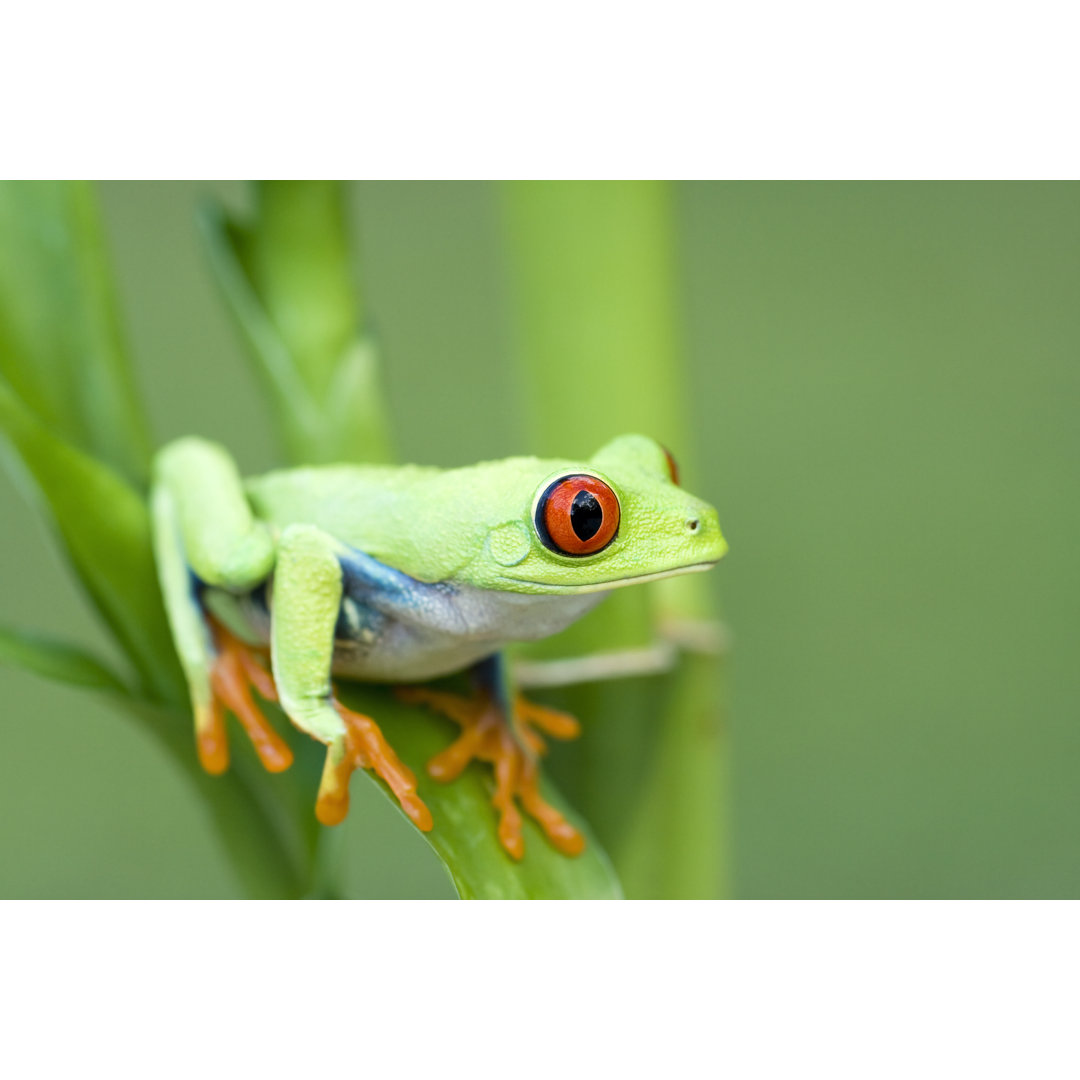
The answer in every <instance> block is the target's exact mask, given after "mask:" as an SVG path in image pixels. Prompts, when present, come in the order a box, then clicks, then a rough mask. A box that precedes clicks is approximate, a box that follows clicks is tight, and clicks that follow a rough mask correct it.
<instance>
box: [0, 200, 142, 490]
mask: <svg viewBox="0 0 1080 1080" xmlns="http://www.w3.org/2000/svg"><path fill="white" fill-rule="evenodd" d="M0 375H2V376H3V377H4V378H6V379H7V381H8V383H9V384H10V386H11V387H12V389H13V390H14V391H15V393H16V394H17V395H18V396H19V397H20V398H21V399H22V400H23V402H25V404H26V405H27V406H28V407H29V408H30V409H31V410H32V411H33V412H34V413H35V414H36V415H37V416H38V417H39V418H40V419H41V420H42V421H44V422H45V423H46V424H47V425H48V426H49V428H50V429H51V430H52V431H54V432H55V433H56V434H57V435H59V436H61V437H62V438H64V439H66V440H67V441H68V442H69V443H71V444H72V445H73V446H76V447H78V448H79V449H81V450H83V451H85V452H86V453H88V454H90V455H92V456H95V457H97V458H100V459H101V460H102V461H104V462H106V463H107V464H108V465H110V466H111V467H112V468H113V469H115V470H116V471H117V472H118V473H119V474H120V475H121V476H124V477H126V478H127V479H128V480H131V481H134V482H136V483H141V482H143V481H144V480H145V478H146V470H147V462H148V457H149V439H148V436H147V431H146V425H145V421H144V418H143V414H142V411H141V409H140V406H139V401H138V397H137V394H136V392H135V385H134V380H133V378H132V373H131V367H130V364H129V363H128V359H127V355H126V352H125V350H124V348H123V343H122V336H121V332H120V324H119V319H118V315H117V311H116V304H115V298H114V296H113V288H112V278H111V275H110V273H109V268H108V259H107V253H106V249H105V238H104V234H103V230H102V225H101V215H100V212H99V209H98V206H97V201H96V198H95V196H94V191H93V189H92V188H91V186H90V185H89V184H86V183H82V182H67V181H46V182H39V181H20V180H10V181H4V182H0Z"/></svg>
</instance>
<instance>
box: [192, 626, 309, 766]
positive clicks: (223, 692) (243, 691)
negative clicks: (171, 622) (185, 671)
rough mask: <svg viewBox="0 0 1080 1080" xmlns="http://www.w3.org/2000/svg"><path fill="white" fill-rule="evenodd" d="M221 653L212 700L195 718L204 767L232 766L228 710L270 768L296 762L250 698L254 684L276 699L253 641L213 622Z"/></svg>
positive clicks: (212, 682)
mask: <svg viewBox="0 0 1080 1080" xmlns="http://www.w3.org/2000/svg"><path fill="white" fill-rule="evenodd" d="M212 626H213V633H214V641H215V643H216V644H217V649H218V654H217V659H216V660H215V661H214V666H213V669H212V670H211V672H210V689H211V691H212V696H211V699H210V704H209V705H208V706H207V707H206V708H205V709H200V710H199V711H198V712H197V714H196V716H195V739H196V743H197V745H198V749H199V761H200V762H201V763H202V767H203V768H204V769H205V770H206V771H207V772H208V773H211V774H213V775H214V776H217V775H220V774H221V773H223V772H224V771H225V770H226V769H227V768H228V767H229V743H228V740H227V738H226V736H225V710H226V709H228V710H229V711H230V712H231V713H232V714H233V715H234V716H235V717H236V719H237V720H239V721H240V724H241V726H242V727H243V728H244V730H245V731H246V732H247V734H248V738H250V739H251V741H252V743H253V744H254V746H255V752H256V753H257V754H258V755H259V760H260V761H261V762H262V763H263V765H264V766H265V767H266V769H267V770H268V771H269V772H283V771H284V770H285V769H287V768H288V767H289V766H290V765H291V764H292V762H293V754H292V751H291V750H290V749H289V747H288V746H287V745H286V744H285V740H284V739H282V737H281V736H280V735H279V734H278V733H277V732H276V731H275V730H274V729H273V727H271V725H270V721H269V720H267V719H266V717H265V716H263V714H262V711H261V710H260V709H259V706H258V705H256V704H255V702H254V700H253V699H252V696H251V688H252V687H255V689H256V690H258V692H259V694H260V695H261V696H262V697H263V698H265V699H266V700H267V701H277V699H278V696H277V689H276V687H275V686H274V680H273V677H272V676H271V675H270V673H269V672H268V671H267V670H266V669H265V668H264V667H263V666H262V665H261V664H260V663H259V661H258V660H256V659H255V653H254V651H253V650H252V648H251V647H250V646H249V645H246V644H245V643H244V642H242V641H241V640H240V639H239V638H237V637H234V636H233V635H232V634H230V633H229V631H228V630H226V629H225V628H224V627H223V626H222V625H221V624H220V623H216V622H215V623H213V624H212Z"/></svg>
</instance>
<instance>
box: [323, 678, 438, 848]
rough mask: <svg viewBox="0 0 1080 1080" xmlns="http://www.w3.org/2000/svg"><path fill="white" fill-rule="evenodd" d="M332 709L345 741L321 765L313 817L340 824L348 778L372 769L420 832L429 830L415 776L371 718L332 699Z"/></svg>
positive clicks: (333, 747) (345, 809) (428, 815)
mask: <svg viewBox="0 0 1080 1080" xmlns="http://www.w3.org/2000/svg"><path fill="white" fill-rule="evenodd" d="M333 701H334V708H335V709H336V710H337V713H338V716H340V717H341V719H342V720H344V721H345V738H344V739H343V740H341V741H340V742H337V743H334V744H333V745H331V746H329V747H328V748H327V751H326V764H325V765H324V766H323V774H322V782H321V783H320V785H319V796H318V798H317V799H316V801H315V816H316V817H317V818H318V819H319V821H321V822H322V823H323V824H324V825H339V824H340V823H341V822H342V821H344V820H345V815H346V814H348V812H349V777H350V776H352V774H353V770H354V769H372V770H373V771H374V772H375V775H376V776H378V777H380V778H381V779H382V780H384V781H385V782H386V785H387V787H389V788H390V790H391V791H392V792H393V793H394V794H395V795H396V796H397V800H398V802H399V803H400V804H401V809H402V810H404V811H405V814H406V816H407V817H408V818H409V820H410V821H411V822H412V823H413V824H414V825H415V826H416V827H417V828H418V829H419V830H420V831H421V832H429V831H430V830H431V824H432V822H431V811H430V810H429V809H428V808H427V806H426V804H425V803H424V801H423V799H421V798H420V796H419V795H417V794H416V776H415V774H414V773H413V771H412V769H410V768H409V767H408V765H406V764H405V763H404V762H403V761H402V760H401V758H399V757H398V756H397V754H396V753H394V748H393V747H392V746H391V745H390V744H389V743H388V742H387V741H386V737H385V736H384V735H383V733H382V732H381V731H380V730H379V725H378V724H376V723H375V721H374V720H372V719H371V717H370V716H364V714H363V713H358V712H353V711H352V709H347V708H346V707H345V706H344V705H342V704H341V702H340V701H338V700H337V698H336V697H335V698H334V699H333Z"/></svg>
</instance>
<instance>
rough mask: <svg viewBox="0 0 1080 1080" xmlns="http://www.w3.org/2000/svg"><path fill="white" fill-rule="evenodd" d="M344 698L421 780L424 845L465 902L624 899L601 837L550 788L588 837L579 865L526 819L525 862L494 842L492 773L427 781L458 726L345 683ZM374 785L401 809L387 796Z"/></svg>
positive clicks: (472, 771) (482, 770) (480, 769)
mask: <svg viewBox="0 0 1080 1080" xmlns="http://www.w3.org/2000/svg"><path fill="white" fill-rule="evenodd" d="M338 691H339V693H340V694H341V695H342V697H343V699H344V700H346V702H347V703H348V705H349V707H350V708H354V709H357V710H358V711H361V712H364V713H366V714H367V715H371V716H373V717H374V718H375V719H376V721H377V723H378V724H379V726H380V727H381V728H382V731H383V734H384V735H385V736H386V738H387V740H388V741H389V742H390V745H391V746H393V747H394V749H395V750H396V751H397V753H398V754H399V755H400V756H401V758H402V760H403V761H404V762H405V763H406V764H407V765H408V766H409V768H411V769H412V770H413V772H414V773H415V774H416V778H417V784H418V791H419V793H420V796H421V798H423V799H424V801H425V802H426V803H427V805H428V807H429V808H430V810H431V812H432V816H433V817H434V819H435V826H434V828H433V829H432V831H431V832H430V833H424V834H423V835H424V838H425V839H426V840H427V842H428V844H429V845H430V846H431V848H432V849H433V850H434V851H435V853H436V854H437V855H438V856H439V858H440V859H442V861H443V863H444V864H445V866H446V867H447V869H448V870H449V872H450V876H451V878H452V879H453V881H454V886H455V888H456V889H457V890H458V894H459V895H460V896H461V897H462V899H475V900H526V899H530V900H615V899H620V898H621V896H622V889H621V886H620V885H619V881H618V878H617V877H616V876H615V872H614V870H613V869H612V866H611V863H610V860H609V859H608V857H607V855H606V853H605V852H604V850H603V848H602V847H601V846H600V843H599V841H598V840H597V838H596V836H595V835H594V834H593V833H592V831H591V829H590V828H589V826H588V824H587V823H585V822H584V821H583V820H582V818H581V817H580V815H579V814H577V812H576V811H574V810H573V809H572V808H571V807H569V806H568V805H567V803H566V802H565V800H564V799H563V798H562V796H561V795H559V794H558V792H556V791H555V790H554V788H553V787H552V786H551V785H549V784H545V785H544V795H545V797H546V798H547V799H549V800H550V801H551V802H552V803H553V804H555V805H556V806H558V807H559V809H560V810H561V811H562V812H563V813H564V814H565V815H566V816H567V817H568V818H569V819H570V820H571V821H572V822H573V823H574V824H575V825H576V826H577V827H578V828H579V829H581V830H582V831H583V832H584V834H585V837H586V842H587V843H586V848H585V851H584V852H583V853H582V854H581V855H579V856H577V857H575V858H570V857H568V856H566V855H563V854H561V853H559V852H558V851H556V850H555V849H554V848H552V847H551V846H550V845H549V844H548V842H547V840H546V839H545V838H544V835H543V833H542V832H541V831H540V829H539V828H538V827H537V826H536V825H535V824H534V823H533V822H532V821H531V820H529V819H528V817H527V815H526V816H525V856H524V858H523V859H522V860H521V861H520V862H515V861H514V860H513V859H512V858H510V856H509V855H508V854H507V853H506V852H505V851H504V850H503V849H502V847H501V845H500V844H499V841H498V837H497V835H496V831H495V830H496V814H495V810H494V808H493V807H492V805H491V794H492V791H493V783H494V782H493V779H492V775H491V770H490V768H489V767H487V766H481V765H479V764H476V763H474V764H472V765H470V766H469V767H468V769H466V770H465V772H464V773H462V775H461V776H459V777H458V778H457V779H456V780H453V781H451V782H450V783H448V784H443V783H438V782H436V781H435V780H432V779H431V778H430V777H429V776H428V775H427V771H426V768H425V766H426V764H427V762H428V760H430V758H432V757H433V756H434V755H435V754H437V753H438V752H439V751H440V750H442V749H444V748H445V747H446V746H447V744H448V743H449V742H450V741H451V740H452V739H453V737H454V726H453V724H452V723H450V722H449V721H445V720H442V719H440V718H439V717H437V716H434V715H432V714H431V713H429V712H427V711H425V710H420V709H417V708H415V707H412V706H407V705H403V704H402V703H400V702H398V701H397V700H395V698H394V697H393V696H392V695H391V694H390V693H388V692H386V691H385V690H381V689H379V688H377V687H371V686H361V685H359V684H354V683H350V684H345V683H342V684H340V685H339V686H338ZM368 775H369V776H370V774H368ZM376 782H377V783H378V784H379V788H380V790H382V791H383V793H384V794H385V795H386V796H387V798H389V799H391V800H392V801H394V803H395V805H396V802H397V800H396V799H394V797H393V795H392V794H391V793H390V792H389V789H387V788H386V786H385V785H384V784H382V782H381V781H376Z"/></svg>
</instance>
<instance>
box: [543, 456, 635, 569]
mask: <svg viewBox="0 0 1080 1080" xmlns="http://www.w3.org/2000/svg"><path fill="white" fill-rule="evenodd" d="M618 528H619V500H618V498H617V497H616V495H615V492H614V491H612V490H611V488H610V487H608V485H607V484H605V483H604V481H603V480H599V479H597V478H596V477H595V476H588V475H586V474H583V473H582V474H574V475H572V476H562V477H560V478H559V479H558V480H555V481H553V482H552V483H550V484H549V485H548V486H547V488H546V489H545V491H544V493H543V494H542V495H541V496H540V499H539V501H538V502H537V504H536V532H537V534H538V535H539V537H540V539H541V540H542V541H543V542H544V545H545V547H548V548H550V549H551V550H552V551H557V552H558V553H559V554H560V555H595V554H596V553H597V552H598V551H600V550H602V549H603V548H606V547H607V546H608V544H610V543H611V541H612V540H613V539H614V538H615V533H616V532H617V531H618Z"/></svg>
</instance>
